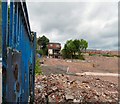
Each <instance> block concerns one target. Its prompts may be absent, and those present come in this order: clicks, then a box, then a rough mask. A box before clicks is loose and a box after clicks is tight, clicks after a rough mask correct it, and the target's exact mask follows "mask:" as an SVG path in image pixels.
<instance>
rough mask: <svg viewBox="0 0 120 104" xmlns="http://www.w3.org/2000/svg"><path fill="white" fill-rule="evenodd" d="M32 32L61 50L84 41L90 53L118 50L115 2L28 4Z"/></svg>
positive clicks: (116, 7) (116, 8) (116, 4)
mask: <svg viewBox="0 0 120 104" xmlns="http://www.w3.org/2000/svg"><path fill="white" fill-rule="evenodd" d="M27 7H28V13H29V19H30V25H31V29H32V30H33V31H36V32H37V37H39V36H43V35H45V36H46V37H48V38H49V39H50V42H60V43H61V44H62V47H63V46H64V44H65V42H66V41H67V40H69V39H85V40H87V41H88V43H89V48H90V49H103V50H116V49H117V48H118V3H117V2H27Z"/></svg>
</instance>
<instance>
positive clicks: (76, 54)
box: [62, 39, 88, 60]
mask: <svg viewBox="0 0 120 104" xmlns="http://www.w3.org/2000/svg"><path fill="white" fill-rule="evenodd" d="M87 47H88V42H87V41H86V40H84V39H81V40H77V39H75V40H68V41H67V42H66V44H65V46H64V48H63V50H62V56H63V58H68V59H82V60H84V57H83V55H82V54H81V53H82V52H83V51H86V49H87Z"/></svg>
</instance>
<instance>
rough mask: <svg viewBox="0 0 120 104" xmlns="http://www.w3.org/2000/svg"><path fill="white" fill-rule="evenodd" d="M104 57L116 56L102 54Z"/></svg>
mask: <svg viewBox="0 0 120 104" xmlns="http://www.w3.org/2000/svg"><path fill="white" fill-rule="evenodd" d="M102 56H106V57H114V55H110V54H102Z"/></svg>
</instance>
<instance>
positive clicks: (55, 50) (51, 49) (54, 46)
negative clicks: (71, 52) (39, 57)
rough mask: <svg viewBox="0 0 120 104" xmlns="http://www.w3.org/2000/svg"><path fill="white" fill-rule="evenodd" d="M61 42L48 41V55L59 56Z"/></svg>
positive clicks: (51, 56)
mask: <svg viewBox="0 0 120 104" xmlns="http://www.w3.org/2000/svg"><path fill="white" fill-rule="evenodd" d="M60 50H61V44H60V43H49V44H48V57H50V58H60V57H61V54H60Z"/></svg>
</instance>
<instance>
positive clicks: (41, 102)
mask: <svg viewBox="0 0 120 104" xmlns="http://www.w3.org/2000/svg"><path fill="white" fill-rule="evenodd" d="M69 77H70V76H67V75H63V74H51V75H49V76H45V75H40V76H36V80H35V104H45V103H48V102H51V103H53V102H56V103H58V104H59V103H61V102H64V103H65V104H66V103H67V104H68V103H69V104H72V103H73V102H78V103H81V102H96V103H101V102H109V103H113V102H118V86H117V85H116V84H113V83H110V82H108V81H103V80H101V79H99V78H94V77H91V78H89V79H88V80H84V81H78V80H74V79H73V80H70V78H69ZM83 77H84V76H83Z"/></svg>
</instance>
